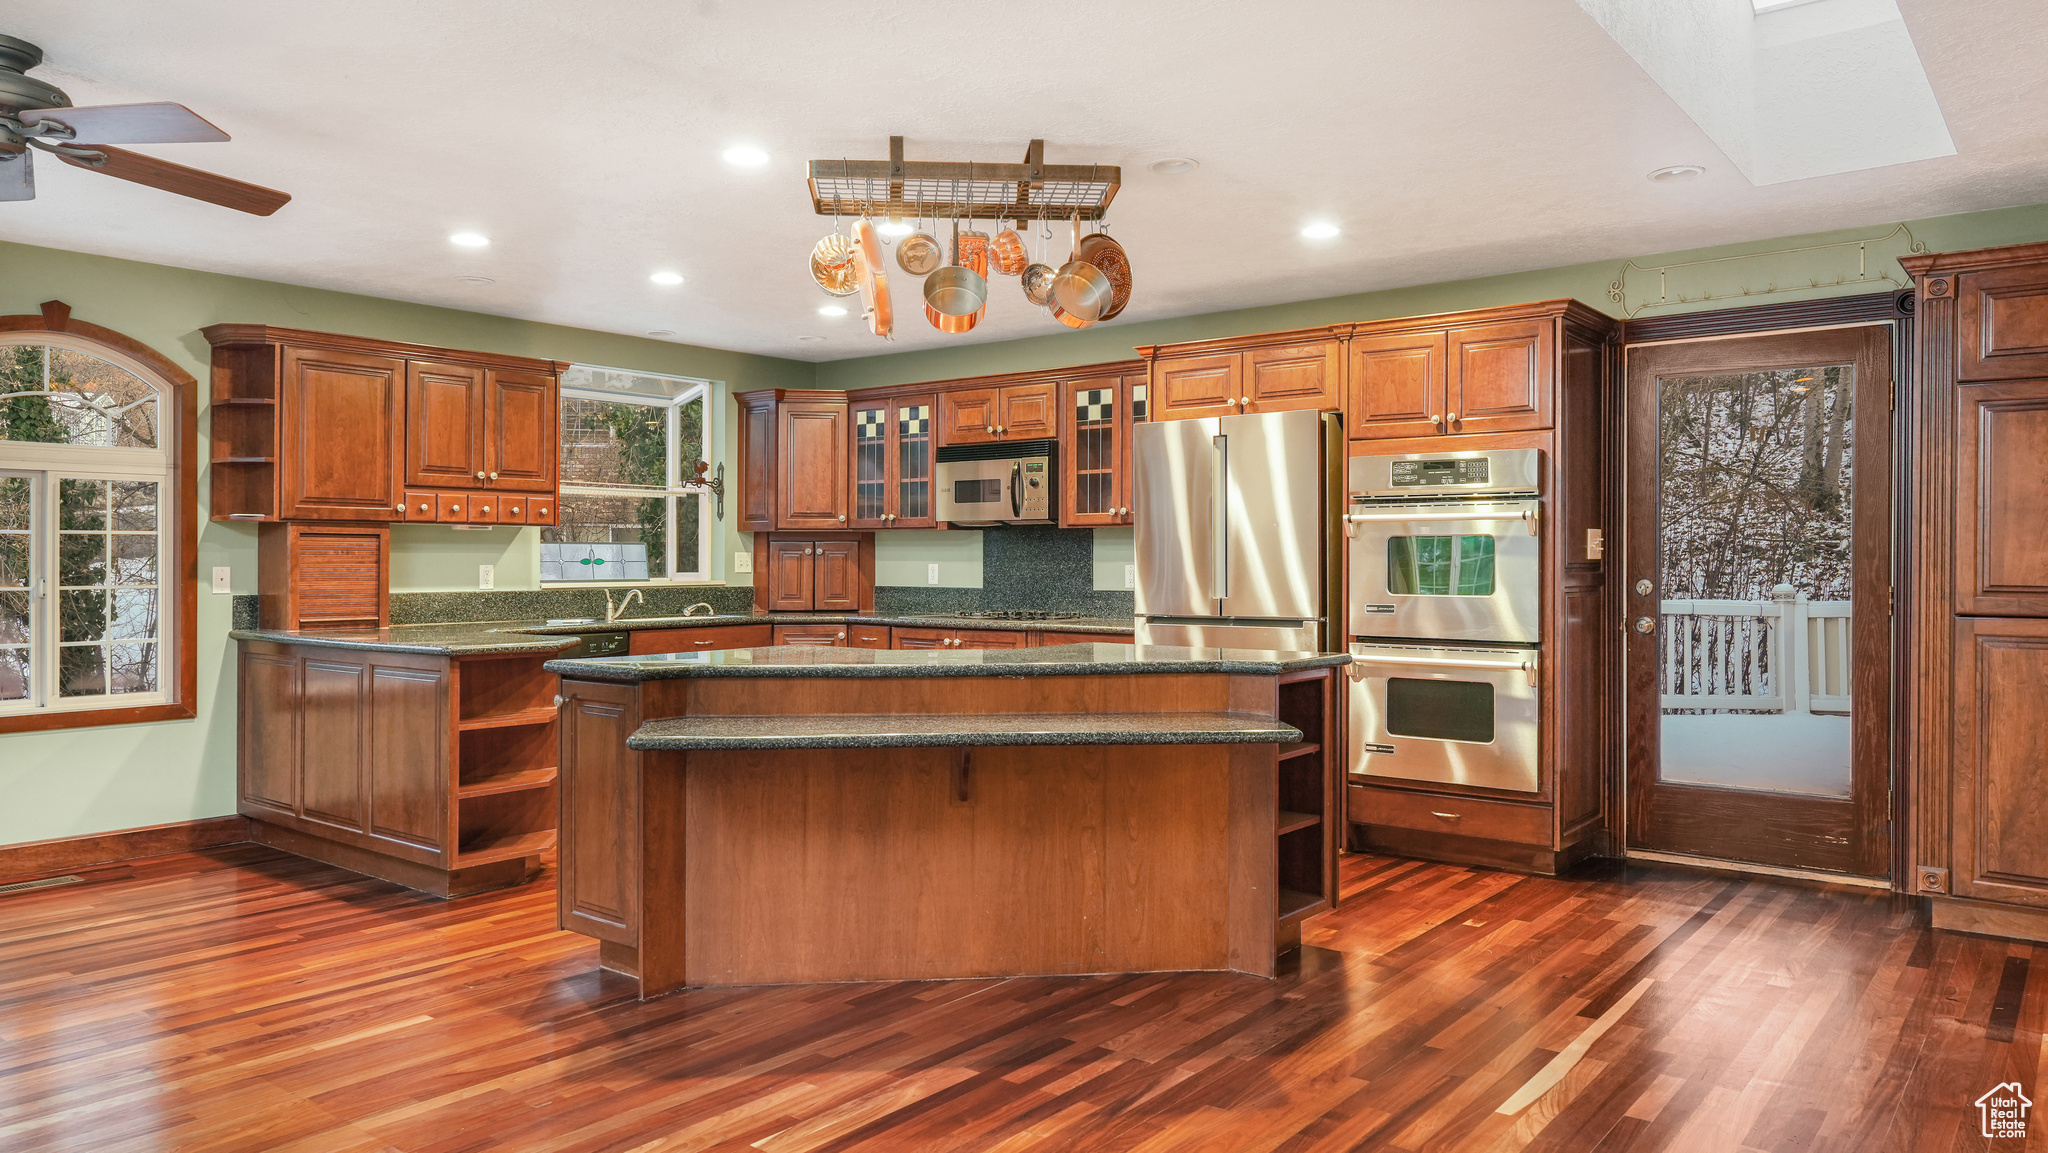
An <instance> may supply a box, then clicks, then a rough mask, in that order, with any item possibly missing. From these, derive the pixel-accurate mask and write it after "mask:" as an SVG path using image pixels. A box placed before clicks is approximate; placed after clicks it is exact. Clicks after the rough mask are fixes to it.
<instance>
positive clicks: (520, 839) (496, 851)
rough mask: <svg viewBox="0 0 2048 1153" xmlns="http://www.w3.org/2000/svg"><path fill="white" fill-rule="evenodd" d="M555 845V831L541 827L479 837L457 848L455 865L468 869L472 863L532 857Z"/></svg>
mask: <svg viewBox="0 0 2048 1153" xmlns="http://www.w3.org/2000/svg"><path fill="white" fill-rule="evenodd" d="M554 847H555V831H554V830H553V829H541V830H539V831H537V832H531V833H509V834H504V835H500V836H487V837H479V838H478V839H476V840H474V841H464V842H462V846H461V847H460V848H458V849H456V850H455V867H456V868H458V869H466V868H468V867H470V866H471V865H488V864H490V863H491V862H492V861H508V860H511V859H512V858H514V857H531V856H534V855H536V854H539V853H545V852H547V851H548V850H549V849H552V848H554Z"/></svg>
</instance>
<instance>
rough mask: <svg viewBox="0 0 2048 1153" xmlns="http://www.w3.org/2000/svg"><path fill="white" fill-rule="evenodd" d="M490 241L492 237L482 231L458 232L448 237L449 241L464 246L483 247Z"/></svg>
mask: <svg viewBox="0 0 2048 1153" xmlns="http://www.w3.org/2000/svg"><path fill="white" fill-rule="evenodd" d="M490 242H491V238H490V237H488V236H485V235H484V234H483V233H481V232H458V233H456V234H455V235H453V236H450V237H449V238H448V243H450V244H460V245H461V246H462V247H464V248H482V247H484V246H486V245H488V244H489V243H490Z"/></svg>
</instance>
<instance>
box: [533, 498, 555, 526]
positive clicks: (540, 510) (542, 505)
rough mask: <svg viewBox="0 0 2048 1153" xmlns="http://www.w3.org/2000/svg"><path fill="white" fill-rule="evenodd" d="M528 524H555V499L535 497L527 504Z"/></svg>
mask: <svg viewBox="0 0 2048 1153" xmlns="http://www.w3.org/2000/svg"><path fill="white" fill-rule="evenodd" d="M526 523H527V524H553V523H555V501H554V498H553V497H538V496H537V497H533V498H531V499H529V500H528V501H527V502H526Z"/></svg>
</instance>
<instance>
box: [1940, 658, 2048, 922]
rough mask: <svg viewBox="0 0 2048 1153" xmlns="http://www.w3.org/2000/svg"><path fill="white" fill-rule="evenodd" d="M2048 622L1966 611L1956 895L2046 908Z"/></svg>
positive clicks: (1953, 813)
mask: <svg viewBox="0 0 2048 1153" xmlns="http://www.w3.org/2000/svg"><path fill="white" fill-rule="evenodd" d="M2044 685H2048V620H2013V619H2007V620H1987V619H1984V618H1981V617H1980V618H1959V619H1958V620H1957V621H1956V636H1955V697H1954V700H1955V717H1954V721H1955V760H1954V769H1953V771H1954V773H1955V788H1954V792H1953V793H1952V795H1951V797H1950V799H1949V812H1950V818H1949V819H1950V822H1951V832H1950V836H1951V845H1952V855H1951V857H1950V862H1951V872H1950V875H1949V892H1950V893H1951V894H1953V895H1954V896H1958V897H1975V898H1978V899H1980V900H1987V901H1998V902H2001V903H2005V904H2015V905H2037V906H2048V790H2044V789H2043V788H2042V787H2041V771H2042V766H2043V765H2048V713H2044V712H2043V711H2042V708H2041V697H2042V686H2044Z"/></svg>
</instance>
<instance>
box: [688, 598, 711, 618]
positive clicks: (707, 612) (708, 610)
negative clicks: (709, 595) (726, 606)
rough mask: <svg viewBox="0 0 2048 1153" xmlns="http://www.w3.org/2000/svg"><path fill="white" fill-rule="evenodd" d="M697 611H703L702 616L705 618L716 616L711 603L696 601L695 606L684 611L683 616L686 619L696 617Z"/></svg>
mask: <svg viewBox="0 0 2048 1153" xmlns="http://www.w3.org/2000/svg"><path fill="white" fill-rule="evenodd" d="M698 609H703V610H704V615H705V616H707V617H715V616H717V615H718V610H717V609H715V608H712V607H711V602H709V601H698V602H697V603H696V604H693V605H691V606H690V607H689V608H686V609H684V610H683V615H684V616H686V617H693V616H696V615H697V610H698Z"/></svg>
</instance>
